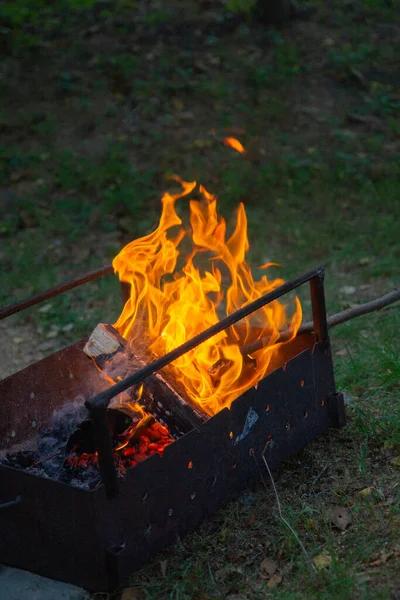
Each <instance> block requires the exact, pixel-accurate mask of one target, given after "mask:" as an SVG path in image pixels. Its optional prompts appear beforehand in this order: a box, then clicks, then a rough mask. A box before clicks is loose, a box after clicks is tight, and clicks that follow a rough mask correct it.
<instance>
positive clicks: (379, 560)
mask: <svg viewBox="0 0 400 600" xmlns="http://www.w3.org/2000/svg"><path fill="white" fill-rule="evenodd" d="M391 556H393V552H385V553H384V554H381V556H379V558H377V559H376V560H373V561H372V562H370V563H368V564H369V566H370V567H380V566H381V565H383V564H385V562H386V561H387V560H388V559H389V558H390V557H391Z"/></svg>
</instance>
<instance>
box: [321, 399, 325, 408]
mask: <svg viewBox="0 0 400 600" xmlns="http://www.w3.org/2000/svg"><path fill="white" fill-rule="evenodd" d="M320 404H321V406H325V400H324V399H323V398H322V400H321V402H320Z"/></svg>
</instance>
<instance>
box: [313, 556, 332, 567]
mask: <svg viewBox="0 0 400 600" xmlns="http://www.w3.org/2000/svg"><path fill="white" fill-rule="evenodd" d="M313 563H314V565H315V566H316V567H317V569H318V570H320V569H325V567H329V566H330V565H331V564H332V557H331V555H330V554H329V552H321V553H320V554H317V556H314V558H313Z"/></svg>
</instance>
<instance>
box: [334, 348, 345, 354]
mask: <svg viewBox="0 0 400 600" xmlns="http://www.w3.org/2000/svg"><path fill="white" fill-rule="evenodd" d="M347 354H348V352H347V348H342V349H341V350H338V351H337V352H335V355H336V356H347Z"/></svg>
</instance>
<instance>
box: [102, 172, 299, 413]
mask: <svg viewBox="0 0 400 600" xmlns="http://www.w3.org/2000/svg"><path fill="white" fill-rule="evenodd" d="M176 180H177V181H178V182H179V183H180V185H181V187H182V190H181V191H180V192H179V193H177V194H170V193H165V194H164V196H163V198H162V213H161V217H160V222H159V225H158V227H157V229H156V230H155V231H153V233H151V234H149V235H147V236H144V237H142V238H140V239H137V240H134V241H132V242H131V243H129V244H128V245H127V246H125V247H124V248H123V249H122V250H121V252H120V253H119V254H118V255H117V256H116V258H115V259H114V261H113V266H114V269H115V271H116V272H117V273H118V274H119V278H120V280H121V281H124V282H128V283H129V284H130V286H131V295H130V298H129V299H128V301H127V302H126V304H125V306H124V309H123V311H122V313H121V315H120V317H119V318H118V320H117V322H116V323H115V324H114V327H115V328H116V329H117V330H118V331H119V332H120V334H121V335H122V336H123V337H124V338H125V339H126V340H128V342H129V345H130V346H131V348H132V350H133V351H134V352H135V349H136V351H137V349H138V348H140V350H141V351H142V352H146V354H147V356H148V358H149V359H150V358H155V357H159V356H162V355H163V354H165V353H167V352H169V351H171V350H173V349H174V348H176V347H177V346H180V345H181V344H183V343H184V342H186V341H187V340H189V339H191V338H192V337H193V336H195V335H197V334H198V333H200V332H202V331H204V330H205V329H206V328H208V327H210V326H211V325H213V324H214V323H216V322H218V321H219V319H220V316H225V315H227V314H230V313H232V312H234V311H235V310H237V309H239V308H241V307H242V306H244V305H246V304H248V303H250V302H252V301H253V300H255V299H257V298H259V297H260V296H261V295H263V294H266V293H268V292H270V291H272V290H274V289H275V288H276V287H278V286H280V285H282V283H283V280H282V279H271V280H269V279H268V278H267V275H266V273H265V271H266V270H267V269H268V268H269V267H270V266H272V263H267V264H266V265H263V266H262V267H261V269H263V270H264V273H263V274H262V275H261V277H260V278H259V279H258V280H255V279H254V278H253V275H252V271H251V268H250V266H249V265H248V264H247V262H246V260H245V257H246V252H247V251H248V249H249V243H248V239H247V218H246V212H245V209H244V205H243V204H240V205H239V207H238V209H237V214H236V225H235V228H234V231H233V233H232V234H231V235H230V236H229V237H228V236H227V226H226V222H225V220H224V219H223V218H222V217H220V216H219V215H218V213H217V199H216V197H215V196H213V195H212V194H210V193H209V192H207V190H206V189H205V188H204V187H203V186H201V185H200V186H199V188H198V192H199V193H200V196H201V200H194V199H191V200H189V208H190V228H186V229H185V228H183V227H182V223H183V221H182V219H181V217H180V216H178V213H177V211H176V205H177V202H178V200H182V199H185V200H186V199H187V197H188V196H190V194H191V193H192V192H193V191H194V190H195V188H196V186H197V184H196V182H191V183H188V182H185V181H182V180H181V179H179V178H176ZM187 246H189V251H187V248H186V247H187ZM183 256H186V257H187V258H186V261H185V262H184V263H183V264H181V263H182V262H183V261H182V257H183ZM301 318H302V311H301V305H300V302H299V300H298V299H297V298H296V299H295V308H294V313H293V315H292V316H291V318H288V316H287V306H286V305H284V304H282V303H281V302H279V301H277V300H276V301H274V302H272V303H270V304H268V305H267V306H265V307H264V308H262V309H260V310H259V311H257V313H256V314H254V315H252V316H250V317H249V318H247V319H244V320H243V321H241V322H240V323H239V324H237V325H236V326H233V327H231V328H229V330H226V331H223V332H222V333H220V334H218V335H216V336H214V337H213V338H211V339H210V340H208V341H207V342H205V343H203V344H201V345H200V346H198V347H197V348H195V349H194V350H192V351H191V352H188V353H187V354H186V355H184V356H182V357H181V358H179V359H178V360H176V361H175V362H174V363H173V364H172V365H170V367H169V369H170V371H171V372H172V373H173V376H174V378H175V380H177V381H178V382H179V384H180V385H181V386H182V387H183V389H184V390H185V393H186V394H187V396H188V398H190V399H191V401H192V402H195V403H197V404H199V405H200V406H201V407H202V409H203V410H204V411H205V412H206V413H207V414H209V415H213V414H215V413H217V412H218V411H219V410H221V409H222V408H223V407H225V406H227V407H229V406H230V405H231V403H232V401H233V400H235V398H237V397H238V396H239V395H241V394H242V393H243V392H245V391H246V390H247V389H249V388H250V387H252V386H254V385H257V383H258V381H260V379H262V378H263V377H264V376H265V374H266V373H267V371H268V367H269V365H270V363H271V360H272V358H273V356H274V355H276V353H279V348H280V346H281V345H282V344H281V343H278V342H277V340H278V338H279V332H280V330H281V329H283V328H290V329H291V330H292V336H291V338H290V339H292V338H293V337H294V336H295V335H296V332H297V330H298V328H299V326H300V323H301ZM266 334H268V336H269V337H270V341H269V345H267V346H266V347H264V348H262V349H260V350H258V351H257V352H256V353H255V354H254V359H255V360H252V359H250V358H249V357H246V356H243V355H242V353H241V351H240V346H242V345H244V344H247V343H250V342H253V341H255V340H257V339H259V338H261V337H263V336H265V335H266ZM288 341H290V340H288Z"/></svg>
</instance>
